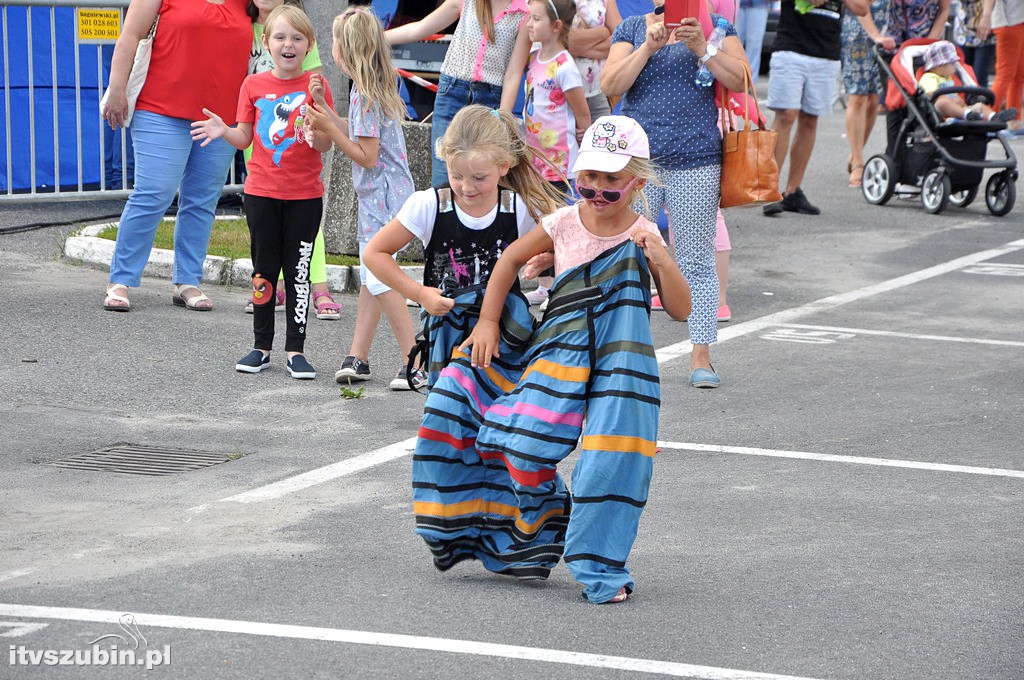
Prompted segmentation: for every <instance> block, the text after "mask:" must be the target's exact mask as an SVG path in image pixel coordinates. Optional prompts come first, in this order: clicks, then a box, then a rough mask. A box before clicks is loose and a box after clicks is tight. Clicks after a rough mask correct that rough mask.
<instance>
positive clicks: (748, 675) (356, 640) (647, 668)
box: [0, 604, 811, 680]
mask: <svg viewBox="0 0 1024 680" xmlns="http://www.w3.org/2000/svg"><path fill="white" fill-rule="evenodd" d="M123 614H124V612H119V611H105V610H101V609H76V608H69V607H36V606H31V605H19V604H0V616H11V617H19V618H34V619H57V620H60V621H88V622H94V623H110V624H117V623H118V621H119V620H120V617H121V616H123ZM133 614H134V616H135V621H136V623H137V624H138V626H139V627H140V628H142V629H146V628H177V629H183V630H201V631H214V632H221V633H234V634H239V635H262V636H268V637H277V638H289V639H300V640H325V641H328V642H342V643H347V644H354V645H372V646H376V647H398V648H402V649H422V650H426V651H432V652H447V653H449V654H473V655H476V656H489V657H495V658H500V659H521V660H524V661H539V662H543V663H556V664H565V665H570V666H583V667H588V668H610V669H614V670H621V671H632V672H635V673H656V674H659V675H668V676H675V677H683V678H700V679H702V680H811V679H810V678H799V677H797V676H792V675H776V674H773V673H757V672H754V671H743V670H735V669H732V668H718V667H715V666H697V665H694V664H687V663H676V662H673V661H657V660H653V659H634V658H630V657H625V656H607V655H604V654H586V653H583V652H571V651H567V650H561V649H545V648H543V647H521V646H518V645H504V644H497V643H491V642H476V641H474V640H450V639H445V638H435V637H422V636H418V635H395V634H390V633H375V632H372V631H362V630H347V629H344V628H317V627H312V626H293V625H287V624H276V623H260V622H258V621H236V620H231V619H207V618H197V617H191V616H167V615H161V614H139V613H133ZM178 658H179V659H180V658H181V657H180V652H179V655H178Z"/></svg>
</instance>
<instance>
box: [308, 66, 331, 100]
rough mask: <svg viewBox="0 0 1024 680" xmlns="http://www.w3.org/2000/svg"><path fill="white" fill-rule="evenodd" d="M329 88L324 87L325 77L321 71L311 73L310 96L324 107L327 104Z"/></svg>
mask: <svg viewBox="0 0 1024 680" xmlns="http://www.w3.org/2000/svg"><path fill="white" fill-rule="evenodd" d="M326 92H327V90H326V89H324V77H323V76H322V75H320V74H319V73H310V74H309V96H310V97H312V98H313V103H314V104H316V105H317V106H319V107H320V108H323V107H325V106H327V98H326V97H327V95H326Z"/></svg>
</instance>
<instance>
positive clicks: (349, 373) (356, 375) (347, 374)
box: [334, 355, 370, 385]
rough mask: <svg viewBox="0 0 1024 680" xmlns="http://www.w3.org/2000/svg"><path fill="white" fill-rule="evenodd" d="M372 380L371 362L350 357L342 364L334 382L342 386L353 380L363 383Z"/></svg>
mask: <svg viewBox="0 0 1024 680" xmlns="http://www.w3.org/2000/svg"><path fill="white" fill-rule="evenodd" d="M369 379H370V362H369V361H363V360H362V359H356V358H355V357H354V356H352V355H349V356H347V357H345V360H344V361H342V362H341V368H339V369H338V372H337V373H335V374H334V382H336V383H338V384H339V385H340V384H344V383H347V382H349V381H351V380H355V381H357V382H362V381H363V380H369Z"/></svg>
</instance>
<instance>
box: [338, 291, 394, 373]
mask: <svg viewBox="0 0 1024 680" xmlns="http://www.w3.org/2000/svg"><path fill="white" fill-rule="evenodd" d="M403 304H404V301H403ZM380 312H381V306H380V302H378V301H377V298H376V297H374V296H373V295H372V294H371V293H370V289H369V288H367V287H366V286H360V287H359V302H358V303H357V307H356V330H355V332H354V333H353V335H352V346H351V348H350V349H349V351H348V353H349V354H350V355H351V356H354V357H355V358H356V359H361V360H363V361H369V359H370V346H371V345H372V344H373V335H374V333H376V332H377V325H378V324H379V323H380Z"/></svg>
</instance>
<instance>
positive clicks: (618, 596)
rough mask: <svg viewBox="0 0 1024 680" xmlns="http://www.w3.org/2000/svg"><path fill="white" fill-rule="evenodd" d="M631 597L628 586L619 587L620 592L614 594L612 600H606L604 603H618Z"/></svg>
mask: <svg viewBox="0 0 1024 680" xmlns="http://www.w3.org/2000/svg"><path fill="white" fill-rule="evenodd" d="M628 599H629V591H628V590H626V586H622V587H621V588H619V592H617V593H615V594H614V595H612V597H611V599H610V600H605V602H604V604H618V603H619V602H625V601H626V600H628Z"/></svg>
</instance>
